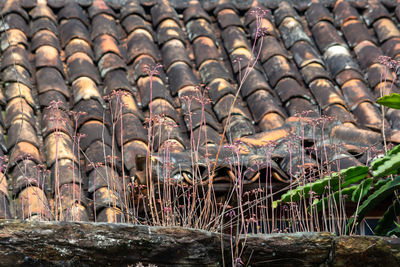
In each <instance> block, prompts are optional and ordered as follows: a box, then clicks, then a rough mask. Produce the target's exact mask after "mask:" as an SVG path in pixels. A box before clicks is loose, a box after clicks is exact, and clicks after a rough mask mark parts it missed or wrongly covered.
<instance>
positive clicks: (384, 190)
mask: <svg viewBox="0 0 400 267" xmlns="http://www.w3.org/2000/svg"><path fill="white" fill-rule="evenodd" d="M398 189H400V176H396V177H395V178H394V180H390V181H389V182H388V183H387V184H385V185H383V186H382V187H381V188H379V190H377V191H375V192H374V193H373V194H372V195H370V196H369V197H368V198H367V199H366V200H365V201H364V202H363V203H362V204H361V205H360V206H359V208H358V212H357V213H354V214H353V216H352V217H351V218H350V219H349V222H348V223H347V227H346V228H347V229H346V231H347V233H349V232H350V230H351V228H352V226H353V224H354V223H355V218H357V221H356V222H360V221H361V220H362V219H363V218H364V217H365V215H366V214H367V212H368V211H370V210H371V209H373V208H374V207H376V206H377V205H378V204H379V203H380V202H382V201H383V200H384V199H385V198H387V197H388V196H390V195H391V194H393V192H394V191H395V190H398Z"/></svg>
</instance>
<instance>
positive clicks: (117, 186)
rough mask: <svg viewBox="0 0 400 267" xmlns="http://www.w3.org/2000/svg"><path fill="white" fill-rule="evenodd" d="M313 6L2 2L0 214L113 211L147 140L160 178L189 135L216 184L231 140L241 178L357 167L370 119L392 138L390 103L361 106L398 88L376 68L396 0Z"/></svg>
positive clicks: (83, 215)
mask: <svg viewBox="0 0 400 267" xmlns="http://www.w3.org/2000/svg"><path fill="white" fill-rule="evenodd" d="M317 2H318V1H297V0H293V1H288V2H284V1H274V0H266V1H215V0H212V1H211V0H210V1H199V2H198V1H179V0H174V1H156V0H141V1H121V0H108V1H103V0H95V1H93V0H84V1H83V0H79V1H75V2H74V1H66V0H65V1H63V0H61V1H59V0H58V1H55V0H47V1H45V0H44V1H36V0H20V1H18V0H10V1H2V7H1V9H0V10H1V24H0V31H1V44H0V45H1V81H2V94H1V95H0V104H1V109H2V111H4V112H3V113H2V114H3V118H2V120H1V124H0V125H1V128H2V129H1V130H2V131H3V132H4V134H6V135H7V138H6V139H5V140H4V139H2V140H1V142H0V143H1V150H0V153H2V155H1V156H2V157H3V156H4V157H3V163H4V167H3V168H2V170H3V172H7V179H2V180H1V186H0V197H1V201H0V217H11V216H13V217H14V216H16V217H18V218H35V217H38V218H48V219H51V218H52V216H54V214H60V213H63V212H64V215H63V217H62V218H63V219H80V220H92V219H94V218H95V219H96V220H97V221H116V220H117V221H118V220H119V219H120V217H121V216H122V215H121V213H119V212H118V209H123V208H122V206H123V205H124V204H123V203H120V201H121V199H123V197H121V192H127V191H129V189H130V188H129V187H130V186H131V183H132V182H133V181H132V177H136V178H137V179H138V180H139V181H141V182H142V183H144V181H143V177H142V176H141V174H142V173H143V171H144V170H143V168H142V166H137V164H139V163H140V160H138V157H137V156H145V155H146V153H147V152H146V151H148V147H149V144H148V142H149V140H150V141H152V144H151V147H152V151H153V152H157V151H161V150H162V149H164V150H163V151H165V150H168V152H169V153H171V154H170V155H169V157H170V158H169V160H170V161H171V162H173V163H174V165H173V166H172V168H171V170H170V171H171V177H182V176H181V175H180V173H181V172H182V171H185V172H189V173H190V172H191V171H192V166H191V161H190V160H189V159H190V158H191V157H192V156H193V153H190V152H189V151H191V149H192V151H193V146H194V145H195V146H199V147H201V148H199V155H200V157H199V158H198V159H197V160H198V164H199V166H203V167H204V168H205V169H206V167H207V162H208V161H207V159H206V158H204V156H205V154H207V156H209V157H210V159H212V160H216V157H218V160H217V165H218V169H221V170H222V171H219V172H218V175H216V176H215V177H214V179H215V181H218V182H221V183H224V182H225V183H232V179H234V177H232V171H231V172H230V168H231V164H232V162H229V160H227V159H230V160H232V159H235V155H233V156H232V148H240V150H241V157H242V160H243V163H244V165H245V167H246V168H247V172H244V179H245V181H246V183H248V184H250V183H253V182H255V181H257V179H259V177H260V176H257V173H258V170H260V169H267V168H272V171H273V173H274V175H273V177H274V178H275V181H276V182H285V181H287V180H288V179H289V178H288V177H290V176H291V175H295V174H296V172H299V171H300V169H301V168H302V167H301V166H317V165H318V164H319V163H318V160H319V157H326V158H327V159H329V160H332V161H334V163H335V164H336V165H335V164H334V165H335V166H333V167H332V168H333V169H334V170H335V169H338V168H343V167H347V166H352V165H360V164H366V163H367V162H368V161H369V160H370V158H371V155H373V149H375V151H377V150H380V149H382V145H383V138H382V135H381V130H382V127H384V128H385V133H386V138H387V141H388V142H389V143H399V142H400V112H399V111H395V110H388V111H386V112H385V118H384V119H382V114H381V109H380V107H379V106H377V105H376V104H375V100H376V98H377V97H379V96H380V95H381V94H388V93H389V92H399V91H400V89H399V88H398V86H397V84H396V83H394V84H392V81H393V80H394V79H395V77H396V76H395V73H394V72H393V71H392V70H388V69H387V68H385V66H384V65H382V64H380V63H378V62H377V58H378V57H380V56H388V57H391V58H393V59H398V58H399V57H400V31H399V28H398V25H399V21H400V6H399V5H398V4H397V1H390V0H382V1H320V2H319V3H317ZM267 9H268V12H267V11H266V10H267ZM253 44H254V45H253ZM256 58H257V59H258V61H257V62H254V59H256ZM161 65H162V66H161ZM248 65H250V66H253V67H252V68H251V71H250V72H248V71H246V69H247V66H248ZM385 73H386V74H387V75H385V77H383V76H382V74H385ZM243 77H247V78H246V79H245V80H244V82H243V83H241V81H242V80H243V79H244V78H243ZM239 88H240V90H238V89H239ZM232 105H233V108H231V106H232ZM321 115H325V116H327V117H322V118H321ZM328 117H329V118H328ZM149 121H151V123H152V125H154V127H153V129H152V133H151V136H152V137H151V138H149V136H148V134H149V130H148V128H147V127H146V125H148V124H149ZM227 123H228V125H229V126H228V127H226V124H227ZM383 123H384V125H383ZM321 129H323V130H322V131H321ZM224 130H225V131H224ZM223 133H225V136H224V137H223V146H222V149H221V151H220V153H218V149H219V145H220V142H221V138H222V134H223ZM299 137H300V138H299ZM322 137H323V138H322ZM300 139H301V140H300ZM235 140H236V141H235ZM282 140H286V141H288V140H289V142H286V141H285V142H283V141H282ZM302 140H304V141H302ZM228 143H229V144H230V145H227V144H228ZM327 143H329V144H331V145H332V144H333V145H334V147H332V146H330V147H329V146H327ZM291 145H293V147H296V149H293V147H291ZM371 148H373V149H372V150H371ZM265 151H267V153H266V152H265ZM304 155H306V156H304ZM321 155H323V156H321ZM5 156H8V162H6V160H5ZM201 156H203V158H202V157H201ZM139 158H140V157H139ZM268 159H269V160H268ZM271 159H273V160H272V161H271ZM159 161H161V162H164V161H166V160H165V158H164V159H161V158H159ZM164 163H165V162H164ZM267 163H268V164H267ZM123 175H125V176H126V177H129V178H127V179H124V180H123V179H121V178H119V177H121V176H123ZM161 176H163V175H161V174H160V178H162V177H161ZM185 177H186V179H187V180H188V182H189V183H190V182H191V181H190V178H188V177H187V176H185ZM202 177H203V178H204V179H207V177H209V176H208V175H207V172H205V174H204V175H203V176H202ZM141 179H142V180H141ZM177 179H178V178H177ZM110 184H112V186H110ZM122 194H124V193H122ZM54 196H56V197H55V198H54ZM60 196H62V197H60ZM76 199H79V201H78V202H77V201H76ZM113 199H117V201H116V202H115V201H113ZM49 201H50V203H49ZM53 203H54V204H53ZM93 203H95V204H96V205H95V210H96V211H95V212H94V213H95V214H93V211H89V207H92V206H93ZM110 203H114V204H113V205H114V207H111V206H112V205H111V204H110ZM10 207H11V211H10ZM50 207H54V208H53V209H52V208H50ZM92 210H93V208H92ZM51 214H53V215H51ZM118 218H119V219H118Z"/></svg>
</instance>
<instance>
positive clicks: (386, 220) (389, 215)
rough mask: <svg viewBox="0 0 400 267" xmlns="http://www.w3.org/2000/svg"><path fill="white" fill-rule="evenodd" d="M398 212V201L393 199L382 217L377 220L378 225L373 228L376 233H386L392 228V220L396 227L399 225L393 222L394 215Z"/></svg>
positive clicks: (399, 207)
mask: <svg viewBox="0 0 400 267" xmlns="http://www.w3.org/2000/svg"><path fill="white" fill-rule="evenodd" d="M399 214H400V202H399V201H394V202H393V204H392V205H390V207H389V208H388V209H387V210H386V212H385V214H383V216H382V218H381V219H380V220H379V221H378V225H377V226H376V227H375V229H374V233H375V234H376V235H387V234H388V233H389V231H390V230H391V229H392V228H393V222H394V223H395V224H396V226H397V227H399V226H400V225H399V224H397V223H396V222H395V219H396V216H397V215H399Z"/></svg>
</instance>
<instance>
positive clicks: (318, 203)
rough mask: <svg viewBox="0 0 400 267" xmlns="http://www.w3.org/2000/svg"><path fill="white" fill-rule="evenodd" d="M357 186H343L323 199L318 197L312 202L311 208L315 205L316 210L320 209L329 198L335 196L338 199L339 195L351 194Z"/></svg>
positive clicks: (325, 204) (326, 203)
mask: <svg viewBox="0 0 400 267" xmlns="http://www.w3.org/2000/svg"><path fill="white" fill-rule="evenodd" d="M357 187H358V185H353V186H351V187H346V188H343V189H342V190H341V191H340V192H339V191H336V192H335V193H333V194H331V195H329V196H327V197H324V198H323V199H320V200H317V201H315V200H314V202H313V204H312V208H315V207H317V211H321V210H322V207H323V206H325V207H326V206H327V205H328V200H329V199H332V198H335V200H336V201H339V197H343V196H346V195H347V196H348V195H351V194H352V193H353V192H354V191H355V190H356V189H357ZM307 211H308V212H310V209H309V208H308V209H307Z"/></svg>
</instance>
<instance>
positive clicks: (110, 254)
mask: <svg viewBox="0 0 400 267" xmlns="http://www.w3.org/2000/svg"><path fill="white" fill-rule="evenodd" d="M221 239H222V242H221ZM238 243H239V244H240V246H243V245H244V250H243V253H242V255H241V260H242V261H243V262H244V263H245V264H247V265H248V266H250V265H251V266H294V265H298V266H363V265H364V266H399V265H400V239H397V238H384V237H373V236H342V237H337V236H334V235H331V234H330V233H296V234H272V235H248V236H247V238H244V236H243V237H241V238H240V240H239V242H238ZM222 247H223V249H222ZM240 248H241V247H240ZM222 250H223V251H224V253H222ZM239 251H240V250H239ZM222 255H224V257H225V259H224V262H223V260H222ZM0 259H1V260H0V265H2V266H11V265H12V266H22V265H23V266H26V265H29V266H47V265H53V266H54V265H55V266H76V265H79V266H94V265H101V266H127V265H132V264H136V263H138V262H141V263H143V264H150V263H151V264H155V265H157V266H171V265H173V266H223V263H225V265H226V266H231V265H232V263H231V246H230V237H229V236H228V235H221V234H219V233H211V232H206V231H202V230H195V229H187V228H182V227H149V226H143V225H129V224H109V223H80V222H79V223H78V222H68V223H62V222H29V221H16V220H1V221H0Z"/></svg>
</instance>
